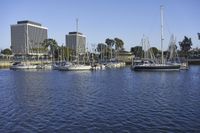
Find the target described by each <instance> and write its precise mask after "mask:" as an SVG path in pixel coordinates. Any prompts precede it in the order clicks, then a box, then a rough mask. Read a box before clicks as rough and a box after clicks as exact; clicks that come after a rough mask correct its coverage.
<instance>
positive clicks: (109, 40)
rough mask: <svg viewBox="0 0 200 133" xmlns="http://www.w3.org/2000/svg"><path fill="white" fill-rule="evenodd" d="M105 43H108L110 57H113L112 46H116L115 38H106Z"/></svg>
mask: <svg viewBox="0 0 200 133" xmlns="http://www.w3.org/2000/svg"><path fill="white" fill-rule="evenodd" d="M105 43H106V44H107V45H108V47H109V48H110V55H111V56H110V58H111V59H112V47H113V46H114V44H115V40H113V39H109V38H107V39H106V40H105Z"/></svg>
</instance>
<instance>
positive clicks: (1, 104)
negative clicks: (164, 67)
mask: <svg viewBox="0 0 200 133" xmlns="http://www.w3.org/2000/svg"><path fill="white" fill-rule="evenodd" d="M199 74H200V67H199V66H192V67H191V69H190V70H189V71H180V72H156V73H154V72H134V71H131V70H130V69H129V68H125V69H113V70H105V71H92V72H91V71H88V72H59V71H10V70H0V132H199V127H200V109H199V107H200V88H199V83H200V76H199Z"/></svg>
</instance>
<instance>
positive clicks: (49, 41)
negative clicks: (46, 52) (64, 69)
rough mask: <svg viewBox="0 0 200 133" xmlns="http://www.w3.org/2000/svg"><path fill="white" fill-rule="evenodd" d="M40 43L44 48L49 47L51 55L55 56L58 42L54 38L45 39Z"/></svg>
mask: <svg viewBox="0 0 200 133" xmlns="http://www.w3.org/2000/svg"><path fill="white" fill-rule="evenodd" d="M42 45H43V46H44V47H45V49H48V48H50V51H51V57H54V56H55V51H56V50H57V48H58V43H57V42H56V40H54V39H51V38H49V39H45V40H44V41H43V43H42Z"/></svg>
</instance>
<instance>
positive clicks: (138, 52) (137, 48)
mask: <svg viewBox="0 0 200 133" xmlns="http://www.w3.org/2000/svg"><path fill="white" fill-rule="evenodd" d="M131 53H133V54H134V55H135V57H142V54H143V50H142V46H135V47H132V48H131Z"/></svg>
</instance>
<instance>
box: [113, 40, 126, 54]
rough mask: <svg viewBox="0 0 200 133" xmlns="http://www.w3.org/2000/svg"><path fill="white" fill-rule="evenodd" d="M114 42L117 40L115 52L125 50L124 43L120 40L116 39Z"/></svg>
mask: <svg viewBox="0 0 200 133" xmlns="http://www.w3.org/2000/svg"><path fill="white" fill-rule="evenodd" d="M114 40H115V50H117V51H119V50H123V47H124V42H123V41H122V40H121V39H119V38H115V39H114Z"/></svg>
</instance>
